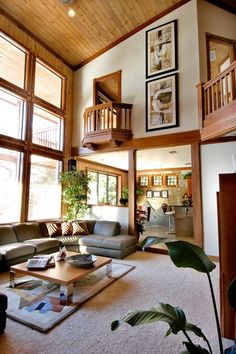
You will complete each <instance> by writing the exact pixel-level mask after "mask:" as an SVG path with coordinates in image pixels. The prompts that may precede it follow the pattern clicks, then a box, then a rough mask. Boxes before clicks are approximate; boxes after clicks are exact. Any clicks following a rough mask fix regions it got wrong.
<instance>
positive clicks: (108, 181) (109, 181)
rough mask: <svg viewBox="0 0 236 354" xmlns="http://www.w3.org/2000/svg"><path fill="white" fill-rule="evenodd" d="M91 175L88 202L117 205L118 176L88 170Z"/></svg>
mask: <svg viewBox="0 0 236 354" xmlns="http://www.w3.org/2000/svg"><path fill="white" fill-rule="evenodd" d="M89 175H90V176H91V177H92V178H91V182H90V184H89V188H90V195H89V199H88V203H89V204H109V205H117V200H118V177H117V176H112V175H108V174H104V173H99V172H92V171H91V172H89Z"/></svg>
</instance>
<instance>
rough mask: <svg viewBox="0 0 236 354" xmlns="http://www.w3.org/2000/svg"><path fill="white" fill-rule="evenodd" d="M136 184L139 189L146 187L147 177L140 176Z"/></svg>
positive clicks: (147, 183)
mask: <svg viewBox="0 0 236 354" xmlns="http://www.w3.org/2000/svg"><path fill="white" fill-rule="evenodd" d="M138 183H139V185H140V187H147V186H148V185H149V181H148V176H140V177H139V181H138Z"/></svg>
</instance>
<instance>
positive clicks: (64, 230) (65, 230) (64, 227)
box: [61, 221, 73, 236]
mask: <svg viewBox="0 0 236 354" xmlns="http://www.w3.org/2000/svg"><path fill="white" fill-rule="evenodd" d="M72 232H73V228H72V223H71V222H66V221H65V222H62V223H61V234H62V236H69V235H72Z"/></svg>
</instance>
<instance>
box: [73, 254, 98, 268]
mask: <svg viewBox="0 0 236 354" xmlns="http://www.w3.org/2000/svg"><path fill="white" fill-rule="evenodd" d="M66 261H67V262H68V263H70V264H71V265H73V266H75V267H79V268H89V267H91V266H92V265H93V263H94V262H96V256H94V255H91V254H75V255H74V256H70V257H67V258H66Z"/></svg>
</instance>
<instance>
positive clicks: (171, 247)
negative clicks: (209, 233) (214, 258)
mask: <svg viewBox="0 0 236 354" xmlns="http://www.w3.org/2000/svg"><path fill="white" fill-rule="evenodd" d="M156 243H165V244H166V246H167V248H168V251H169V255H170V258H171V260H172V262H173V263H174V264H175V265H176V266H177V267H183V268H192V269H194V270H196V271H198V272H201V273H205V274H206V276H207V278H208V282H209V288H210V293H211V298H212V304H213V309H214V314H215V320H216V327H217V333H218V340H219V352H220V354H223V353H224V354H236V345H235V344H234V345H233V346H232V347H230V348H227V349H225V351H223V344H222V338H221V330H220V323H219V317H218V313H217V308H216V301H215V296H214V291H213V286H212V281H211V277H210V273H211V272H212V271H213V270H214V269H215V267H216V266H215V264H214V263H213V262H211V260H210V259H209V258H208V257H207V255H206V254H205V253H204V251H203V250H202V249H201V248H200V247H198V246H195V245H193V244H191V243H189V242H186V241H173V240H169V239H167V238H160V237H154V236H149V237H147V238H145V239H144V240H143V241H142V242H141V243H140V247H141V248H142V249H143V250H144V249H145V248H146V247H150V246H151V245H153V244H156ZM228 300H229V303H230V305H231V306H232V307H233V309H234V311H235V310H236V278H235V279H234V280H233V281H232V282H231V284H230V286H229V289H228ZM155 321H161V322H165V323H167V324H168V325H169V326H170V328H169V329H168V331H167V333H166V336H168V335H170V334H178V333H179V332H182V333H183V334H184V335H185V338H186V341H185V342H183V344H184V345H185V346H186V349H187V350H185V351H184V352H182V353H181V354H212V349H211V346H210V343H209V341H208V339H207V338H206V336H205V335H204V334H203V332H202V330H201V329H200V328H199V327H197V326H196V325H194V324H192V323H189V322H188V321H187V319H186V316H185V313H184V311H183V310H182V309H181V308H180V307H173V306H171V305H169V304H164V303H162V302H161V303H159V304H158V305H157V306H155V307H153V308H151V309H150V310H145V311H139V310H135V311H130V312H128V313H127V314H126V315H125V316H124V317H123V318H122V319H121V320H115V321H113V322H112V324H111V330H112V331H114V330H116V329H117V328H118V327H119V326H120V325H121V324H123V323H128V324H129V325H131V326H138V325H141V324H145V323H153V322H155ZM189 333H194V334H195V335H196V336H198V337H201V338H202V339H203V340H204V341H205V343H206V345H207V349H206V348H203V347H201V346H200V345H197V344H194V343H193V341H192V339H191V337H190V335H189Z"/></svg>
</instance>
